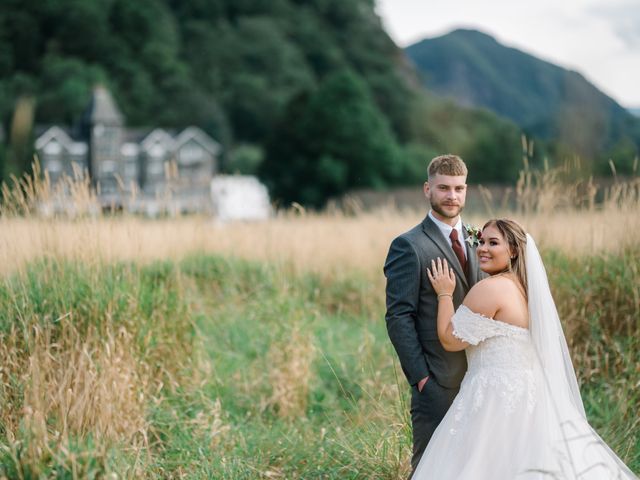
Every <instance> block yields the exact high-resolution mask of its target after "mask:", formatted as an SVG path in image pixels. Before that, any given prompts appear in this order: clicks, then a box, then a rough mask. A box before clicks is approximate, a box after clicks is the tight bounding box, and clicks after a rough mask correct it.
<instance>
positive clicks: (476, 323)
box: [451, 305, 528, 345]
mask: <svg viewBox="0 0 640 480" xmlns="http://www.w3.org/2000/svg"><path fill="white" fill-rule="evenodd" d="M451 324H452V325H453V335H454V336H455V337H457V338H459V339H460V340H464V341H465V342H467V343H470V344H471V345H478V343H480V342H481V341H483V340H485V339H487V338H489V337H495V336H499V335H502V336H510V335H511V334H523V333H524V334H528V330H527V329H526V328H522V327H518V326H517V325H511V324H510V323H506V322H501V321H500V320H494V319H493V318H489V317H486V316H484V315H482V314H480V313H476V312H474V311H472V310H471V309H470V308H469V307H467V306H466V305H460V307H459V308H458V310H457V311H456V313H455V314H454V315H453V317H452V318H451Z"/></svg>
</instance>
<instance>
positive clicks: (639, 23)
mask: <svg viewBox="0 0 640 480" xmlns="http://www.w3.org/2000/svg"><path fill="white" fill-rule="evenodd" d="M376 11H377V13H378V15H379V16H380V17H381V19H382V22H383V25H384V27H385V29H386V31H387V33H388V34H389V35H390V36H391V38H392V39H393V40H394V41H395V42H396V44H398V46H400V47H406V46H408V45H411V44H412V43H415V42H417V41H419V40H421V39H423V38H425V37H436V36H439V35H442V34H445V33H447V32H449V31H451V30H453V29H455V28H473V29H476V30H480V31H483V32H485V33H488V34H489V35H492V36H493V37H495V38H496V39H497V40H498V41H499V42H500V43H502V44H504V45H507V46H510V47H515V48H518V49H519V50H523V51H525V52H527V53H529V54H532V55H535V56H536V57H538V58H541V59H543V60H546V61H549V62H552V63H555V64H557V65H560V66H562V67H564V68H568V69H570V70H576V71H578V72H580V73H581V74H582V75H584V76H585V77H586V78H587V80H589V81H590V82H591V83H593V84H594V85H595V86H596V87H597V88H598V89H600V90H601V91H603V92H604V93H606V94H607V95H609V96H610V97H612V98H613V99H614V100H616V101H617V102H618V103H620V104H621V105H622V106H624V107H630V108H640V0H535V1H532V2H521V1H515V0H488V1H482V0H440V1H434V0H376Z"/></svg>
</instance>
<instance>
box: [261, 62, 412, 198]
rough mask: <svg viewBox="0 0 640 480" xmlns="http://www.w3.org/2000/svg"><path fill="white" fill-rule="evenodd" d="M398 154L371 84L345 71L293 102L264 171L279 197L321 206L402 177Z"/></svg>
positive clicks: (269, 145) (271, 142)
mask: <svg viewBox="0 0 640 480" xmlns="http://www.w3.org/2000/svg"><path fill="white" fill-rule="evenodd" d="M399 155H400V152H399V148H398V145H397V144H396V141H395V138H394V136H393V134H392V133H391V130H390V128H389V125H388V123H387V121H386V119H385V118H384V116H383V115H382V114H381V113H380V111H379V110H378V109H377V107H376V106H375V104H374V102H373V101H372V99H371V96H370V94H369V92H368V90H367V87H366V85H365V84H364V82H363V81H362V80H361V79H360V78H359V77H358V76H357V75H356V74H354V73H353V72H351V71H343V72H339V73H336V74H333V75H331V76H329V77H328V78H327V79H326V80H325V81H324V82H323V83H322V84H321V85H320V87H319V88H318V90H317V91H316V92H315V93H314V94H313V95H311V96H301V97H298V98H296V99H295V101H294V102H292V104H291V105H290V106H289V108H288V109H287V112H286V113H285V115H284V116H283V117H282V119H281V121H280V122H279V124H278V125H277V127H276V129H275V132H274V135H273V137H272V138H271V141H270V142H269V144H268V147H267V155H266V159H265V162H264V163H263V165H262V168H261V175H262V177H263V178H264V179H265V180H266V181H267V183H268V184H269V185H270V186H271V187H272V193H273V194H274V195H275V196H276V197H277V198H279V199H281V200H283V201H285V202H292V201H297V202H300V203H303V204H307V205H311V206H314V207H320V206H322V205H323V204H324V203H325V202H326V200H327V199H328V198H330V197H332V196H336V195H341V194H343V193H344V192H346V191H347V190H348V189H350V188H359V187H372V188H382V187H384V186H386V185H388V184H390V183H393V182H395V181H397V180H398V178H399V177H400V176H401V174H402V172H401V171H399V165H400V163H399Z"/></svg>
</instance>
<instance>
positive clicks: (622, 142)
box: [406, 30, 640, 159]
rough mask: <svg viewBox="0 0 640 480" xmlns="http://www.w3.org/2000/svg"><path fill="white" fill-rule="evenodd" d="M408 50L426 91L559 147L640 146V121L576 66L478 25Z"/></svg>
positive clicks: (592, 153) (596, 150) (582, 150)
mask: <svg viewBox="0 0 640 480" xmlns="http://www.w3.org/2000/svg"><path fill="white" fill-rule="evenodd" d="M406 53H407V55H408V56H409V57H410V58H411V59H412V61H413V62H414V63H415V65H416V66H417V68H418V69H419V71H420V72H421V74H422V78H423V81H424V85H425V86H426V87H427V89H429V90H431V91H432V92H434V93H437V94H439V95H444V96H448V97H451V98H452V99H454V100H455V101H456V102H457V103H458V104H460V105H465V106H469V107H484V108H488V109H490V110H491V111H493V112H496V113H498V114H499V115H502V116H504V117H506V118H509V119H511V120H513V121H514V122H516V123H517V124H518V125H519V126H520V127H522V128H523V129H524V130H525V131H526V132H527V133H529V134H530V135H532V136H534V137H537V138H541V139H543V140H546V141H549V142H550V143H552V144H554V145H555V148H556V151H564V152H573V153H577V154H579V155H581V156H583V157H585V158H587V159H602V158H603V157H606V156H607V155H612V154H614V153H617V155H618V156H621V157H625V156H626V157H632V156H633V154H634V153H635V152H637V148H638V145H639V144H640V121H638V120H637V119H636V118H634V117H633V116H632V115H631V114H630V113H629V112H628V111H627V110H625V109H624V108H623V107H621V106H620V105H619V104H618V103H616V102H615V101H614V100H613V99H611V98H610V97H608V96H606V95H605V94H604V93H602V92H600V91H599V90H598V89H597V88H596V87H595V86H593V85H592V84H591V83H589V82H588V81H587V80H586V79H585V78H584V77H583V76H582V75H581V74H580V73H578V72H574V71H570V70H567V69H564V68H562V67H559V66H557V65H554V64H552V63H549V62H545V61H543V60H540V59H538V58H536V57H534V56H532V55H529V54H527V53H525V52H522V51H520V50H517V49H515V48H509V47H506V46H504V45H502V44H500V43H498V42H497V41H496V40H495V39H494V38H493V37H491V36H489V35H486V34H484V33H481V32H478V31H474V30H455V31H453V32H451V33H449V34H446V35H443V36H440V37H437V38H430V39H425V40H422V41H420V42H418V43H416V44H414V45H411V46H410V47H408V48H407V49H406Z"/></svg>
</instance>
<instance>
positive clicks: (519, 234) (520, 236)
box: [482, 218, 527, 298]
mask: <svg viewBox="0 0 640 480" xmlns="http://www.w3.org/2000/svg"><path fill="white" fill-rule="evenodd" d="M489 226H493V227H496V228H497V229H498V231H499V232H500V234H501V235H502V236H503V237H504V239H505V240H506V241H507V243H508V244H509V250H511V262H510V263H509V268H508V271H510V272H513V274H514V275H515V276H516V278H517V279H518V281H519V282H520V286H521V287H522V291H523V293H524V296H525V298H527V268H526V265H525V248H526V246H527V233H526V232H525V231H524V228H522V227H521V226H520V224H519V223H517V222H515V221H513V220H509V219H508V218H496V219H493V220H489V221H488V222H487V223H485V224H484V227H482V230H484V229H485V228H487V227H489Z"/></svg>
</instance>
